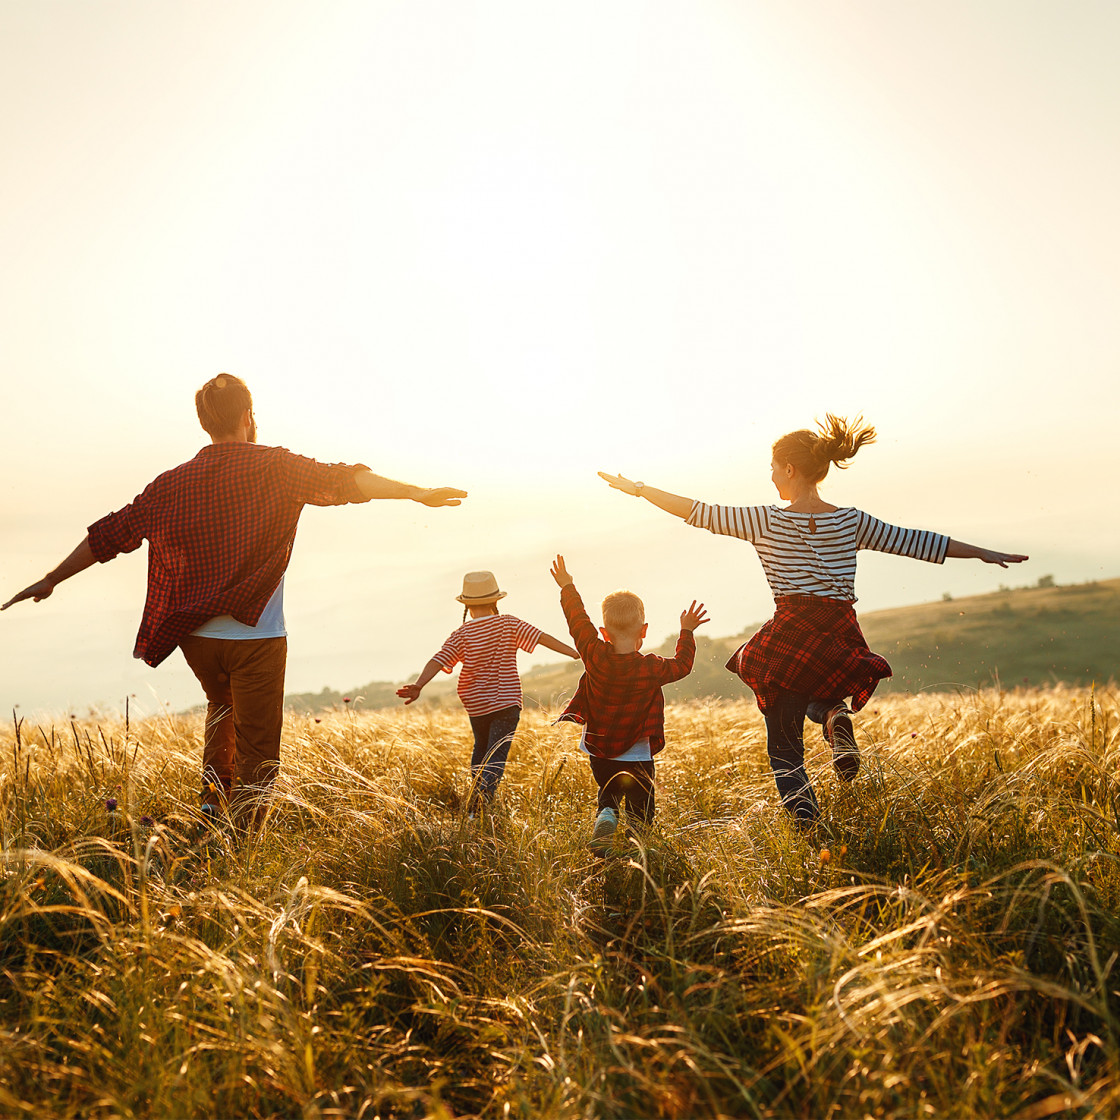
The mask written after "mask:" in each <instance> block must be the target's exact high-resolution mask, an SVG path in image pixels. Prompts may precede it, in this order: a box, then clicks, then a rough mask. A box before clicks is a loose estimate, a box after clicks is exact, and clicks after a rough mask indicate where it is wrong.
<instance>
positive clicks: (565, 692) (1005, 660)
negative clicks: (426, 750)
mask: <svg viewBox="0 0 1120 1120" xmlns="http://www.w3.org/2000/svg"><path fill="white" fill-rule="evenodd" d="M860 624H861V625H862V627H863V632H864V634H865V635H866V637H867V641H868V644H869V645H870V646H871V648H872V649H873V650H875V651H876V652H877V653H881V654H882V655H883V656H884V657H885V658H886V659H887V660H888V661H889V662H890V663H891V666H892V668H893V669H894V676H893V677H892V678H891V679H890V680H888V681H884V682H883V683H882V684H881V685H880V686H879V692H880V693H886V692H920V691H947V690H951V689H955V688H979V687H984V686H990V685H992V684H995V683H999V684H1000V685H1002V686H1003V687H1004V688H1011V687H1015V686H1020V685H1023V686H1026V685H1046V684H1052V683H1054V682H1056V681H1065V682H1068V683H1071V684H1089V683H1092V682H1094V681H1095V682H1097V683H1098V684H1105V683H1107V682H1109V681H1116V680H1117V679H1118V678H1120V579H1111V580H1101V581H1099V582H1093V583H1080V584H1072V585H1069V586H1065V587H1059V586H1056V585H1054V584H1053V583H1052V581H1051V580H1050V578H1049V577H1043V578H1042V579H1041V580H1040V581H1039V583H1038V584H1037V585H1036V586H1034V587H1019V588H1013V589H1007V590H1001V591H995V592H991V593H990V594H987V595H972V596H969V597H968V598H964V599H945V600H942V601H940V602H936V603H923V604H921V605H920V606H916V607H897V608H895V609H893V610H887V611H871V612H869V613H868V614H865V615H861V616H860ZM761 625H762V623H761V622H759V623H756V624H755V625H754V626H750V627H748V628H747V629H746V630H744V631H743V632H742V633H741V634H736V635H734V636H732V637H727V638H706V637H704V636H703V635H702V634H698V635H697V637H696V665H695V668H694V669H693V671H692V673H691V674H690V675H689V676H688V677H686V678H685V679H684V680H683V681H678V682H677V683H676V684H673V685H669V686H668V687H667V688H666V689H665V696H666V698H667V699H669V700H685V699H697V698H702V697H723V698H728V699H732V698H740V697H742V696H743V694H744V692H745V691H746V689H745V687H744V686H743V685H742V684H740V682H739V681H738V680H737V679H736V678H735V677H734V676H733V675H732V674H731V673H729V672H728V671H727V670H726V669H725V668H724V663H725V662H726V661H727V659H728V657H730V656H731V654H732V652H733V651H734V650H735V649H737V648H738V647H739V646H740V645H742V643H743V642H745V641H746V640H747V638H749V637H750V636H751V635H752V634H753V633H754V632H755V631H756V630H757V629H758V627H759V626H761ZM675 642H676V637H675V635H674V636H673V637H671V638H669V639H667V640H666V641H665V642H663V643H662V644H661V645H660V646H658V647H657V648H656V649H652V652H654V653H660V654H664V655H671V654H672V652H673V647H674V645H675ZM580 672H581V667H580V666H579V665H578V664H577V663H575V662H570V663H565V664H561V665H547V666H541V667H539V668H536V669H531V670H530V671H529V672H527V673H524V674H522V677H521V681H522V685H523V686H524V689H525V699H526V703H529V704H541V705H545V706H549V705H553V704H555V703H556V702H557V701H558V700H560V699H561V698H566V697H568V696H570V695H571V694H572V692H573V691H574V690H575V686H576V681H577V680H578V679H579V675H580ZM396 689H397V685H396V684H390V683H388V682H386V681H375V682H372V683H370V684H366V685H362V686H361V687H360V688H355V689H352V690H351V691H349V692H347V693H339V692H335V691H333V690H331V689H324V690H323V691H322V692H319V693H298V694H294V695H290V696H288V697H286V703H287V706H288V707H289V708H291V709H294V710H297V711H318V710H321V709H327V708H331V707H336V706H342V705H343V702H344V699H345V697H350V698H351V700H352V702H353V703H355V704H360V706H361V707H362V708H363V709H367V710H368V709H370V708H382V707H395V706H396V705H397V704H399V703H400V701H399V700H398V699H397V696H396ZM457 702H458V701H457V699H456V697H455V682H454V680H453V679H451V678H447V679H444V680H440V681H433V682H432V684H430V685H429V686H428V687H427V689H425V692H424V699H423V700H422V701H419V703H422V704H430V705H443V704H455V703H457Z"/></svg>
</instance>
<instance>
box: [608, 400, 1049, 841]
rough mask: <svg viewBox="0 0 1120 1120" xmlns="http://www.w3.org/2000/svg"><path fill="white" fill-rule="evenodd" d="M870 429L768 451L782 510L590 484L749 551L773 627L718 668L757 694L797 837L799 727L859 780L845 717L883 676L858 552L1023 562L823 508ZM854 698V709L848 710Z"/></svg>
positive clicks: (621, 484)
mask: <svg viewBox="0 0 1120 1120" xmlns="http://www.w3.org/2000/svg"><path fill="white" fill-rule="evenodd" d="M874 439H875V429H874V428H872V427H866V426H863V424H862V417H857V418H856V419H855V421H854V422H852V423H849V422H848V421H847V420H845V419H844V418H843V417H836V416H832V415H831V414H826V415H825V423H824V424H820V423H818V425H817V431H815V432H812V431H809V430H808V429H801V430H800V431H796V432H790V433H789V434H788V435H784V436H782V438H781V439H779V440H778V441H777V442H776V443H775V444H774V447H773V460H772V462H771V464H770V466H771V475H770V478H771V480H772V481H773V483H774V486H775V488H776V489H777V491H778V496H779V497H780V498H781V499H782V500H783V501H785V502H788V503H789V504H788V505H787V506H785V507H784V508H782V507H779V506H774V505H771V506H710V505H705V504H704V503H703V502H696V501H693V500H692V499H691V498H683V497H681V496H680V495H678V494H670V493H667V492H666V491H664V490H655V489H654V488H653V487H652V486H646V485H645V483H642V482H631V481H630V479H628V478H624V477H623V476H622V475H609V474H604V473H603V472H602V471H600V472H599V476H600V477H601V478H603V479H605V480H606V481H607V482H608V483H609V484H610V485H611V486H612V487H613V488H614V489H616V490H622V491H624V492H625V493H627V494H632V495H634V496H635V497H641V498H645V499H646V500H647V501H649V502H652V503H653V504H654V505H655V506H657V507H658V508H659V509H663V510H665V511H666V512H667V513H671V514H674V515H675V516H677V517H682V518H684V519H685V521H686V522H687V523H688V524H689V525H694V526H696V527H697V528H701V529H708V530H710V531H711V532H713V533H718V534H723V535H726V536H732V537H738V538H740V539H741V540H744V541H749V542H750V543H751V544H753V545H754V547H755V549H756V550H757V552H758V556H759V559H760V560H761V561H762V570H763V572H764V573H765V575H766V580H767V582H768V583H769V584H770V589H771V591H773V593H774V603H775V611H774V617H773V618H771V619H770V621H769V622H767V623H766V624H765V625H764V626H763V627H762V628H761V629H760V630H759V631H758V633H757V634H755V635H754V637H753V638H751V639H750V641H749V642H747V643H746V645H744V646H742V647H741V648H740V649H738V650H737V651H736V652H735V653H734V654H733V655H732V657H731V660H730V661H729V662H728V663H727V668H728V669H730V670H731V671H732V672H733V673H736V674H737V675H738V676H739V677H740V678H741V679H742V680H743V681H744V682H745V683H746V684H748V685H750V687H751V688H752V689H753V690H754V693H755V696H756V697H757V698H758V706H759V708H760V709H761V711H762V714H763V716H764V717H765V719H766V749H767V753H768V754H769V756H770V765H771V768H772V769H773V771H774V779H775V782H776V784H777V787H778V793H779V795H780V796H781V799H782V804H783V805H784V806H785V807H786V809H787V810H788V811H789V812H790V813H791V814H792V815H793V817H794V820H795V822H796V823H797V825H798V826H799V827H801V828H805V827H808V826H809V825H811V824H812V823H813V822H814V821H815V820H816V819H817V818H818V816H819V815H820V809H819V807H818V805H817V798H816V794H815V793H814V792H813V787H812V785H811V784H810V782H809V778H808V775H807V774H806V772H805V748H804V740H803V734H804V720H805V717H806V715H808V717H809V718H810V719H812V720H814V721H815V722H817V723H820V724H822V725H823V729H824V736H825V739H826V740H827V741H828V743H829V745H830V746H831V747H832V752H833V765H834V766H835V768H836V772H837V774H838V775H839V777H840V778H841V780H843V781H851V780H852V778H854V777H855V775H856V772H857V771H858V770H859V750H858V748H857V746H856V742H855V735H854V730H853V727H852V712H853V711H857V712H858V711H859V710H860V708H862V707H863V706H864V705H865V704H866V703H867V701H868V700H869V699H870V698H871V694H872V692H873V691H874V690H875V686H876V685H877V684H878V682H879V681H880V680H881V679H882V678H883V677H889V676H890V675H891V668H890V666H889V665H888V664H887V662H886V661H885V660H884V659H883V658H882V657H880V656H878V654H875V653H872V652H871V650H870V649H868V647H867V642H866V641H865V640H864V637H863V633H862V631H861V630H860V628H859V623H858V622H857V621H856V614H855V610H854V609H853V606H852V604H853V603H854V602H855V598H856V596H855V574H856V553H857V552H858V551H859V550H860V549H861V548H869V549H874V550H876V551H878V552H890V553H894V554H895V555H898V556H912V557H914V558H916V559H919V560H928V561H930V562H931V563H934V564H941V563H943V562H944V560H945V558H946V557H954V558H960V559H977V560H983V561H984V563H986V564H998V565H999V566H1000V567H1001V568H1006V567H1007V565H1008V564H1018V563H1020V562H1021V561H1023V560H1026V559H1027V557H1026V556H1023V555H1020V554H1018V553H1009V552H995V551H993V550H992V549H987V548H979V547H978V546H976V545H971V544H965V543H963V542H962V541H956V540H952V539H951V538H950V537H947V536H944V535H942V534H941V533H930V532H926V531H924V530H918V529H900V528H898V527H897V526H894V525H888V524H886V523H885V522H883V521H879V520H878V519H877V518H874V517H872V516H871V515H870V514H867V513H864V512H863V511H862V510H858V509H852V508H850V507H847V508H842V507H837V506H834V505H831V504H830V503H828V502H826V501H824V500H823V499H822V498H821V496H820V494H819V493H818V492H817V487H818V486H819V485H820V483H821V482H822V481H823V479H824V477H825V475H826V474H827V473H828V468H829V466H830V464H832V463H835V464H836V466H837V468H839V469H843V468H844V467H846V466H847V465H848V460H850V459H851V458H852V456H853V455H855V453H856V452H857V451H858V450H859V449H860V448H861V447H863V446H864V445H865V444H868V443H872V442H874ZM848 697H851V699H852V703H851V708H849V707H848V705H847V703H846V701H847V699H848Z"/></svg>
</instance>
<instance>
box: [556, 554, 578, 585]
mask: <svg viewBox="0 0 1120 1120" xmlns="http://www.w3.org/2000/svg"><path fill="white" fill-rule="evenodd" d="M551 570H552V578H553V579H554V580H556V586H557V587H567V586H568V585H569V584H570V583H575V580H574V579H572V575H571V573H570V572H569V571H568V569H567V568H566V567H564V557H563V556H557V557H556V559H555V560H553V561H552V569H551Z"/></svg>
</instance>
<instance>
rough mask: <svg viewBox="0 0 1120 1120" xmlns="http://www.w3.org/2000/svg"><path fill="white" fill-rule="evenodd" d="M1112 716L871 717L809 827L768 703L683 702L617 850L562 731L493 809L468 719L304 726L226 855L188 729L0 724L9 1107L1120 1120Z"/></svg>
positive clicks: (1097, 702)
mask: <svg viewBox="0 0 1120 1120" xmlns="http://www.w3.org/2000/svg"><path fill="white" fill-rule="evenodd" d="M1117 699H1118V698H1117V694H1116V693H1115V692H1108V693H1103V694H1102V693H1096V694H1094V693H1093V692H1092V691H1091V690H1070V689H1063V688H1054V689H1050V690H1046V691H1021V692H1010V693H1009V692H1003V693H997V692H985V693H980V694H973V695H962V696H948V695H927V696H922V697H919V698H916V699H897V698H888V699H885V700H883V701H882V702H880V703H878V705H875V704H873V706H872V707H871V708H869V709H867V710H865V712H864V713H862V715H861V717H860V718H859V720H858V731H857V734H858V737H859V739H860V741H861V744H862V745H863V747H864V768H863V770H862V771H861V774H860V776H859V778H858V779H857V781H856V782H855V783H854V784H852V785H851V786H840V785H838V784H837V783H836V782H835V781H834V779H833V778H832V777H831V774H830V771H829V769H828V767H827V765H826V763H827V757H826V756H827V752H826V751H825V750H824V749H823V748H822V747H820V745H819V740H818V741H817V742H814V743H812V744H811V746H812V750H811V770H812V773H813V775H814V778H815V780H816V782H817V788H818V794H819V797H820V800H821V805H822V809H823V811H824V822H823V823H822V824H821V825H820V826H819V828H818V830H817V831H816V832H815V833H814V834H813V835H811V836H802V835H799V834H797V833H796V832H795V831H794V830H792V829H791V828H790V827H789V825H788V824H787V821H786V819H785V818H784V816H783V815H782V812H781V810H780V809H779V807H778V806H777V803H776V797H775V794H774V790H773V782H772V779H771V777H770V775H769V770H768V766H767V763H766V756H765V749H764V736H763V728H762V724H761V720H760V718H759V716H758V713H757V711H756V710H755V709H754V707H753V705H750V704H747V703H745V702H743V703H726V704H703V703H693V704H689V705H681V706H674V707H670V709H669V714H668V743H669V746H668V748H667V749H666V751H665V753H664V754H662V755H661V756H660V761H659V763H658V769H659V792H658V797H659V806H658V815H657V823H656V826H655V828H654V829H653V831H652V833H651V834H649V836H648V837H647V838H646V839H645V840H644V841H642V842H637V841H635V842H633V843H631V845H630V847H629V848H628V849H626V850H625V852H624V853H623V854H622V855H620V856H619V857H618V858H615V859H613V860H610V861H607V862H605V863H604V862H600V861H598V860H596V859H595V858H593V857H592V856H591V855H590V854H589V853H588V852H587V850H586V848H585V846H584V845H585V842H586V839H587V836H588V833H589V829H590V822H591V818H592V816H593V806H594V790H593V783H592V781H591V778H590V774H589V772H588V768H587V766H586V763H585V762H583V761H582V759H581V758H580V756H579V755H578V754H577V752H576V751H575V750H574V749H573V743H572V736H573V731H572V729H571V728H565V727H555V726H553V725H552V724H551V722H550V715H549V713H544V712H537V713H526V715H525V717H524V718H523V720H522V724H521V728H520V730H519V732H518V736H517V740H516V743H515V747H514V750H513V754H512V758H511V762H510V765H509V767H508V769H507V774H506V779H505V782H504V783H503V786H502V801H501V804H500V806H499V808H498V809H497V811H496V812H494V813H493V814H491V815H489V816H487V817H485V818H484V819H483V820H482V821H480V822H472V821H470V820H468V819H467V817H466V815H465V812H464V805H465V798H466V793H467V787H466V774H465V760H466V759H467V758H468V757H469V749H470V747H469V744H470V733H469V729H468V726H467V723H466V720H465V718H464V717H463V716H461V715H459V714H456V713H454V712H448V711H439V712H436V713H434V714H432V713H428V714H425V713H422V712H415V711H402V712H400V713H371V714H358V713H354V712H351V711H348V710H347V711H343V712H339V713H336V714H335V715H332V716H327V717H324V718H323V719H322V722H315V721H314V720H312V719H310V718H300V719H294V720H292V721H291V722H290V723H289V724H288V726H287V728H286V731H285V739H284V744H285V745H284V760H283V774H282V779H281V782H280V785H279V787H278V790H277V796H276V799H275V803H274V805H273V808H272V811H271V813H270V816H269V818H268V820H267V822H266V825H265V827H264V830H263V831H262V833H261V834H260V835H259V836H258V837H257V838H256V839H255V840H254V841H253V842H252V843H249V844H247V845H245V846H244V847H242V848H241V849H239V850H235V849H234V848H232V847H231V846H230V845H229V844H228V843H227V842H226V841H225V840H224V839H223V838H221V837H217V838H215V837H209V838H208V837H207V835H205V834H201V832H200V823H199V822H198V820H197V814H196V809H195V805H196V787H197V780H198V777H197V775H198V742H199V738H200V732H201V728H200V726H199V725H198V723H197V722H195V721H194V720H186V719H172V718H163V719H159V720H151V721H147V722H143V723H140V724H136V723H132V724H131V725H128V726H126V725H125V724H123V723H118V722H111V721H103V722H101V723H99V724H98V723H90V722H75V723H73V724H71V725H68V726H59V727H32V726H29V725H28V724H26V723H21V724H15V725H12V726H11V727H9V728H8V729H7V731H6V733H5V734H4V736H3V740H2V744H0V752H2V756H3V762H2V763H0V847H2V862H0V1115H3V1116H35V1117H43V1116H57V1117H69V1116H74V1117H78V1116H81V1117H192V1116H249V1117H271V1116H278V1117H343V1116H346V1117H365V1118H370V1120H372V1118H373V1117H422V1116H433V1117H438V1116H444V1117H450V1116H495V1117H507V1116H508V1117H526V1118H528V1117H558V1118H559V1117H564V1118H568V1117H571V1118H576V1117H587V1118H591V1117H595V1118H611V1117H631V1116H643V1117H644V1116H650V1117H673V1118H683V1117H708V1116H711V1117H715V1116H755V1117H786V1116H789V1117H863V1116H875V1117H885V1116H898V1117H920V1116H953V1117H961V1116H976V1117H996V1116H1006V1117H1016V1118H1019V1120H1032V1118H1034V1120H1041V1118H1043V1117H1047V1116H1052V1115H1058V1114H1062V1115H1074V1116H1100V1117H1106V1116H1114V1115H1116V1114H1117V1113H1120V1074H1118V1069H1117V1058H1118V1041H1120V1040H1118V1032H1120V1018H1118V1012H1120V1001H1118V996H1117V991H1116V989H1115V988H1114V984H1115V982H1116V981H1115V980H1114V977H1113V974H1114V972H1115V968H1116V962H1117V958H1118V954H1120V918H1118V913H1120V868H1118V851H1120V846H1118V842H1117V836H1118V828H1120V781H1118V779H1117V763H1118V761H1120V732H1118V728H1120V710H1118V704H1117ZM814 734H815V732H811V737H812V735H814ZM111 799H115V802H116V808H115V809H114V810H110V809H109V808H108V807H107V805H108V803H109V802H110V800H111Z"/></svg>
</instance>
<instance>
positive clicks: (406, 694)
mask: <svg viewBox="0 0 1120 1120" xmlns="http://www.w3.org/2000/svg"><path fill="white" fill-rule="evenodd" d="M423 688H424V686H423V685H421V684H406V685H404V686H403V687H402V688H398V689H397V695H398V696H400V697H401V698H402V699H403V700H404V702H405V703H406V704H411V703H412V701H413V700H419V699H420V693H421V692H422V691H423Z"/></svg>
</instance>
